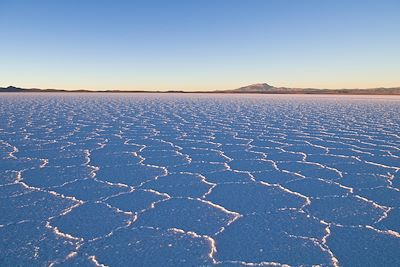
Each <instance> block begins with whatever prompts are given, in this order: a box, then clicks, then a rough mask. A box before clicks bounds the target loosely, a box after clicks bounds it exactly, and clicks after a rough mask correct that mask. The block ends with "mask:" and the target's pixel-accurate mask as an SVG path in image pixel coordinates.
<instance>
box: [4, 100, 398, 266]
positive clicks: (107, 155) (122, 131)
mask: <svg viewBox="0 0 400 267" xmlns="http://www.w3.org/2000/svg"><path fill="white" fill-rule="evenodd" d="M399 114H400V97H395V96H318V95H313V96H305V95H290V96H289V95H207V94H190V95H185V94H101V93H99V94H97V93H96V94H84V93H82V94H62V93H60V94H58V93H54V94H50V93H49V94H39V93H37V94H29V93H23V94H3V95H1V96H0V156H1V166H0V170H1V172H0V175H1V176H0V199H1V200H0V214H1V216H0V252H1V253H0V265H1V266H49V265H50V266H60V265H61V266H70V265H79V266H96V265H97V266H103V265H107V266H128V265H129V266H212V265H220V266H246V265H250V266H285V265H290V266H300V265H302V266H311V265H322V266H399V265H400V255H399V253H398V249H399V247H400V192H399V190H400V171H399V170H400V134H399V133H400V116H399Z"/></svg>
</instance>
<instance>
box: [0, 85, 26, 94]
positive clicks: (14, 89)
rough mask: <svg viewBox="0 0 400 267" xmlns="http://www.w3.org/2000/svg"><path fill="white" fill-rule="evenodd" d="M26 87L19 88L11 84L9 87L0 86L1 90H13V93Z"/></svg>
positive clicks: (22, 90)
mask: <svg viewBox="0 0 400 267" xmlns="http://www.w3.org/2000/svg"><path fill="white" fill-rule="evenodd" d="M25 90H26V89H22V88H18V87H14V86H9V87H5V88H2V87H0V92H7V93H8V92H11V93H15V92H24V91H25Z"/></svg>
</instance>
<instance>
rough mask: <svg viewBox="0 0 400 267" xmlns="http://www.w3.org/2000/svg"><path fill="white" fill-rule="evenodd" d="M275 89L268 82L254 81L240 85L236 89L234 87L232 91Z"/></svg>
mask: <svg viewBox="0 0 400 267" xmlns="http://www.w3.org/2000/svg"><path fill="white" fill-rule="evenodd" d="M273 89H276V88H275V87H274V86H272V85H269V84H268V83H256V84H251V85H248V86H244V87H240V88H238V89H235V90H234V91H240V92H263V91H269V90H273Z"/></svg>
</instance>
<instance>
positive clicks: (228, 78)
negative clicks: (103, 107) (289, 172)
mask: <svg viewBox="0 0 400 267" xmlns="http://www.w3.org/2000/svg"><path fill="white" fill-rule="evenodd" d="M261 82H266V83H269V84H272V85H275V86H288V87H318V88H357V87H358V88H367V87H381V86H384V87H394V86H400V1H399V0H301V1H300V0H142V1H135V0H132V1H119V0H114V1H112V0H108V1H105V0H48V1H42V0H30V1H29V0H26V1H22V0H0V86H8V85H15V86H20V87H27V88H32V87H38V88H63V89H96V90H101V89H131V90H139V89H144V90H170V89H171V90H214V89H232V88H237V87H240V86H244V85H248V84H252V83H261Z"/></svg>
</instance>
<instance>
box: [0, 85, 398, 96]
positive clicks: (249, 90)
mask: <svg viewBox="0 0 400 267" xmlns="http://www.w3.org/2000/svg"><path fill="white" fill-rule="evenodd" d="M18 92H20V93H24V92H43V93H56V92H65V93H95V92H102V93H219V94H341V95H344V94H349V95H352V94H353V95H354V94H356V95H400V87H393V88H370V89H316V88H287V87H275V86H272V85H269V84H267V83H258V84H251V85H248V86H244V87H240V88H237V89H233V90H215V91H201V92H198V91H197V92H190V91H178V90H171V91H143V90H142V91H123V90H106V91H92V90H62V89H37V88H32V89H25V88H19V87H15V86H8V87H4V88H2V87H0V93H18Z"/></svg>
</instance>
